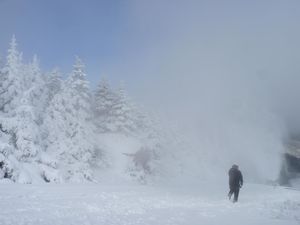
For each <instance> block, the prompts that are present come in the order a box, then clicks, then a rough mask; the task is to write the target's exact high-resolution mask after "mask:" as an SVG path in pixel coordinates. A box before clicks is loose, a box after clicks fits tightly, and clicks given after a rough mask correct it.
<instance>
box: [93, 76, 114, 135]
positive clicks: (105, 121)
mask: <svg viewBox="0 0 300 225" xmlns="http://www.w3.org/2000/svg"><path fill="white" fill-rule="evenodd" d="M115 99H116V93H114V91H113V90H112V89H111V87H110V85H109V83H108V82H107V81H106V79H104V78H103V79H102V80H101V81H100V83H99V84H98V86H97V88H96V91H95V94H94V106H93V111H94V123H95V124H96V126H97V130H98V132H112V131H115V127H114V126H113V121H114V117H113V105H114V103H115Z"/></svg>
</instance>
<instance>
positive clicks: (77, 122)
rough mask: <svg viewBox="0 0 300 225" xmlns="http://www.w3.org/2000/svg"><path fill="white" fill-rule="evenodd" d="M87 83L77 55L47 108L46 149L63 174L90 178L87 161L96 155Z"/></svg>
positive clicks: (75, 178)
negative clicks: (58, 163) (65, 79)
mask: <svg viewBox="0 0 300 225" xmlns="http://www.w3.org/2000/svg"><path fill="white" fill-rule="evenodd" d="M90 99H91V98H90V93H89V83H88V81H87V80H86V74H85V72H84V65H83V63H82V62H81V60H80V59H79V58H76V63H75V65H74V66H73V72H72V74H71V75H70V77H69V78H68V79H67V81H66V82H65V83H64V85H63V87H62V89H61V91H60V92H58V93H57V94H56V95H55V96H54V97H53V99H52V100H51V102H50V105H49V107H48V109H47V111H46V119H45V125H46V126H48V132H49V136H48V145H47V152H48V153H49V154H51V155H54V157H56V158H57V159H58V160H59V161H60V168H59V169H60V170H61V171H62V174H63V177H64V178H65V179H70V180H82V179H92V174H91V168H90V163H91V161H92V160H93V157H94V156H95V145H94V138H93V133H92V132H93V127H92V123H91V105H90Z"/></svg>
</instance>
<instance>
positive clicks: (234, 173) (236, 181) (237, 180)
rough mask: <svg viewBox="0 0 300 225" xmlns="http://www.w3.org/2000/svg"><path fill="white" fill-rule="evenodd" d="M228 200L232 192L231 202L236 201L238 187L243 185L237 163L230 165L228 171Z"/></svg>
mask: <svg viewBox="0 0 300 225" xmlns="http://www.w3.org/2000/svg"><path fill="white" fill-rule="evenodd" d="M228 175H229V189H230V190H229V193H228V197H229V200H230V199H231V196H232V194H234V197H233V202H237V201H238V198H239V192H240V188H241V187H242V186H243V175H242V172H241V171H240V170H239V166H238V165H235V164H234V165H232V167H231V168H230V170H229V172H228Z"/></svg>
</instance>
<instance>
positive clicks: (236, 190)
mask: <svg viewBox="0 0 300 225" xmlns="http://www.w3.org/2000/svg"><path fill="white" fill-rule="evenodd" d="M239 192H240V189H239V188H238V187H237V188H235V190H234V199H233V202H237V201H238V198H239Z"/></svg>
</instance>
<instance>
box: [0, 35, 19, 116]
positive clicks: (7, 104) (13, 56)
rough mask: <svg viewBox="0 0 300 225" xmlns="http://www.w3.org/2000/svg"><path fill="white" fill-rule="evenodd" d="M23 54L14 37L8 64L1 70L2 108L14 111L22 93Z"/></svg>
mask: <svg viewBox="0 0 300 225" xmlns="http://www.w3.org/2000/svg"><path fill="white" fill-rule="evenodd" d="M22 69H23V65H22V54H21V53H20V52H19V51H18V50H17V41H16V38H15V36H13V37H12V39H11V42H10V48H9V49H8V55H7V57H6V64H5V66H4V68H3V69H2V70H1V91H0V110H1V111H3V112H6V113H8V112H10V113H13V110H14V109H15V108H16V107H17V106H18V104H19V101H20V97H21V95H22V90H23V86H22V82H23V80H22V79H23V70H22Z"/></svg>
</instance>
